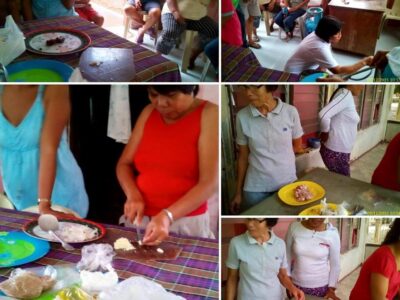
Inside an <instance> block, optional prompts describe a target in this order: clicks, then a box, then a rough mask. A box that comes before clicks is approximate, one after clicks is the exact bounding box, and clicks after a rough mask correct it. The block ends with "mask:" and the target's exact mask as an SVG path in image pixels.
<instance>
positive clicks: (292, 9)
mask: <svg viewBox="0 0 400 300" xmlns="http://www.w3.org/2000/svg"><path fill="white" fill-rule="evenodd" d="M308 2H310V0H304V1H303V2H301V3H299V4H298V5H296V6H293V7H291V8H289V12H290V13H291V12H294V11H296V10H298V9H299V8H302V7H303V6H304V5H306V4H308Z"/></svg>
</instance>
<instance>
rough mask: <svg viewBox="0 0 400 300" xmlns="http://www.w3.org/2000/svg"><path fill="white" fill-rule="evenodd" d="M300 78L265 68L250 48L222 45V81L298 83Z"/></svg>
mask: <svg viewBox="0 0 400 300" xmlns="http://www.w3.org/2000/svg"><path fill="white" fill-rule="evenodd" d="M299 80H300V76H299V75H296V74H291V73H286V72H282V71H277V70H272V69H267V68H264V67H262V66H261V65H260V63H259V61H258V60H257V57H256V56H255V55H254V53H253V52H252V51H251V50H250V48H243V47H237V46H232V45H227V44H222V81H225V82H278V81H284V82H296V81H299Z"/></svg>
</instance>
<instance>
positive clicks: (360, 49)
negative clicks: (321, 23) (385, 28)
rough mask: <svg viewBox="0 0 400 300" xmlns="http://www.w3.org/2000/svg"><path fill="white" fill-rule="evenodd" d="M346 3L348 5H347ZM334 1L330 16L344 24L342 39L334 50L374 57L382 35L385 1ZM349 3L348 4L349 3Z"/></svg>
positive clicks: (330, 6) (330, 3)
mask: <svg viewBox="0 0 400 300" xmlns="http://www.w3.org/2000/svg"><path fill="white" fill-rule="evenodd" d="M345 1H346V3H348V4H345ZM345 1H344V0H332V1H331V2H329V14H330V15H332V16H335V17H337V18H338V19H339V20H341V21H342V22H343V27H342V38H341V40H340V41H339V43H337V44H332V47H333V48H334V49H340V50H345V51H348V52H353V53H357V54H362V55H366V56H369V55H373V54H374V53H375V47H376V42H377V40H378V38H379V35H380V28H381V22H382V17H383V13H384V12H385V6H386V1H385V0H345ZM347 1H348V2H347Z"/></svg>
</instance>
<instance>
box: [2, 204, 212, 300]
mask: <svg viewBox="0 0 400 300" xmlns="http://www.w3.org/2000/svg"><path fill="white" fill-rule="evenodd" d="M35 218H37V215H36V214H32V213H26V212H20V211H15V210H8V209H1V208H0V231H17V230H20V229H21V227H22V226H23V225H24V224H26V223H27V222H29V221H30V220H32V219H35ZM104 226H105V227H106V229H107V228H114V229H117V230H121V231H132V229H129V228H125V227H120V226H113V225H104ZM132 234H135V233H134V232H132ZM168 242H170V243H175V244H177V245H179V246H180V247H182V248H183V250H182V252H181V254H180V256H179V257H178V258H177V259H176V260H169V261H163V262H161V261H132V260H128V259H123V258H116V259H114V261H113V267H114V268H115V270H116V271H117V273H118V276H119V278H120V279H121V280H122V279H126V278H129V277H131V276H144V277H146V278H148V279H152V280H154V281H156V282H158V283H160V284H161V285H163V286H164V287H165V288H166V289H167V290H169V291H171V292H173V293H175V294H177V295H180V296H182V297H184V298H186V299H218V297H219V266H218V263H219V262H218V257H219V247H218V241H217V240H210V239H200V238H192V237H184V236H177V235H173V236H171V237H170V239H169V240H168ZM79 260H80V250H79V249H77V250H75V251H73V252H67V251H65V250H64V249H63V248H61V246H59V244H58V243H51V250H50V252H49V253H47V255H46V256H44V257H43V258H41V259H39V260H37V261H35V262H33V263H29V264H25V265H23V266H21V267H22V268H32V267H39V266H44V265H59V264H65V263H77V262H78V261H79ZM10 271H11V268H5V269H0V281H3V280H5V279H6V278H7V276H8V275H9V273H10Z"/></svg>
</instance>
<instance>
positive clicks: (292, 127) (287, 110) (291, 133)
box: [236, 99, 303, 192]
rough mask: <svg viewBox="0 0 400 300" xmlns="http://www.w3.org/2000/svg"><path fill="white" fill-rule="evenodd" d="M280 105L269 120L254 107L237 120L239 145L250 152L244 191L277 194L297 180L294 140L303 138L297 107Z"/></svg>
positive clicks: (270, 115)
mask: <svg viewBox="0 0 400 300" xmlns="http://www.w3.org/2000/svg"><path fill="white" fill-rule="evenodd" d="M277 101H278V104H277V106H276V107H275V109H274V110H273V111H271V112H270V113H268V114H267V116H264V115H262V114H261V113H260V112H259V111H258V110H257V109H256V108H255V107H254V106H252V105H248V106H246V107H245V108H243V109H241V110H240V111H239V112H238V114H237V116H236V133H237V137H236V142H237V144H239V145H247V146H248V147H249V150H250V153H249V161H248V163H249V165H248V167H247V173H246V179H245V182H244V187H243V190H245V191H248V192H275V191H277V190H279V189H280V188H281V187H282V186H284V185H286V184H288V183H292V182H293V181H295V180H296V179H297V176H296V162H295V154H294V151H293V139H297V138H300V137H301V136H302V135H303V129H302V127H301V124H300V117H299V113H298V112H297V109H296V108H295V107H294V106H292V105H289V104H286V103H283V102H282V100H280V99H277Z"/></svg>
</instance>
